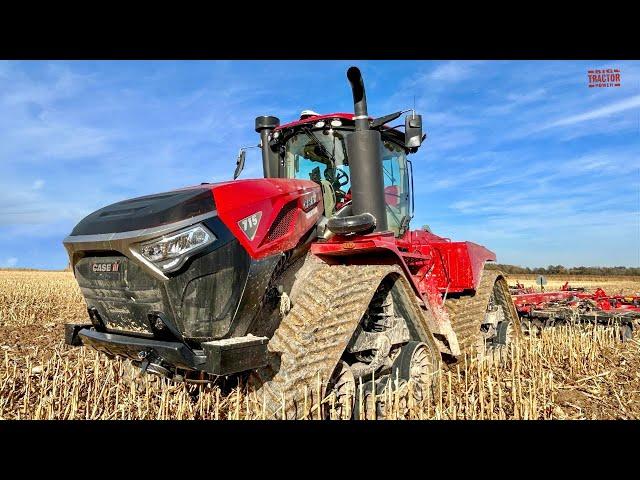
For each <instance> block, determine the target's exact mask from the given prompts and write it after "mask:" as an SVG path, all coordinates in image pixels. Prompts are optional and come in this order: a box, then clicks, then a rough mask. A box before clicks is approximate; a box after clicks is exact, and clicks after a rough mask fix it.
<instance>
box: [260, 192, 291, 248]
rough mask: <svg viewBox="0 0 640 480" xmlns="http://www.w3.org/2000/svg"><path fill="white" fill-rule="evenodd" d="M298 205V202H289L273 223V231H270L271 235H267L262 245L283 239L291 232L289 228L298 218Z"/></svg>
mask: <svg viewBox="0 0 640 480" xmlns="http://www.w3.org/2000/svg"><path fill="white" fill-rule="evenodd" d="M297 205H298V202H297V200H296V201H293V202H289V203H287V204H286V205H285V206H284V207H283V208H282V210H280V213H278V216H277V217H276V219H275V221H274V222H273V225H271V229H270V230H269V233H268V234H267V236H266V237H265V239H264V242H262V243H269V242H273V241H274V240H277V239H278V238H280V237H282V236H283V235H285V234H286V233H287V232H288V231H289V228H290V227H291V222H293V220H294V219H295V216H296V212H297V209H296V207H297Z"/></svg>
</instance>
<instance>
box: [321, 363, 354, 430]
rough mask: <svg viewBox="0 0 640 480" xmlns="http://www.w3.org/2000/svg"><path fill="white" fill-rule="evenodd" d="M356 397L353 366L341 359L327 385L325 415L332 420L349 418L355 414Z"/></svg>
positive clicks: (324, 405)
mask: <svg viewBox="0 0 640 480" xmlns="http://www.w3.org/2000/svg"><path fill="white" fill-rule="evenodd" d="M355 398H356V379H355V377H354V376H353V372H352V370H351V367H349V365H348V364H347V362H345V361H343V360H341V361H340V362H339V363H338V365H337V367H336V369H335V370H334V372H333V375H332V376H331V379H330V380H329V384H328V385H327V393H326V395H325V401H324V404H323V417H324V418H326V419H330V420H349V419H350V418H351V417H352V416H353V411H354V403H355Z"/></svg>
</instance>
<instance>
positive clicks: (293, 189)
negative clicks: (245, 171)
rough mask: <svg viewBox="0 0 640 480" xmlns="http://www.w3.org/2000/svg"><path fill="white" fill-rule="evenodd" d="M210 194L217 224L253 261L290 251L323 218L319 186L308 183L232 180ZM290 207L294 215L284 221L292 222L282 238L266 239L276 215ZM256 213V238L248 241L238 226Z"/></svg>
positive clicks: (265, 179) (282, 180)
mask: <svg viewBox="0 0 640 480" xmlns="http://www.w3.org/2000/svg"><path fill="white" fill-rule="evenodd" d="M211 190H212V192H213V197H214V200H215V202H216V208H217V210H218V216H219V217H220V220H222V222H223V223H224V224H225V225H226V226H227V228H229V230H231V233H233V235H234V236H235V237H236V238H237V239H238V240H239V241H240V243H241V244H242V246H243V247H244V248H245V249H246V250H247V252H248V253H249V255H250V256H251V257H252V258H256V259H258V258H263V257H266V256H268V255H272V254H274V253H278V252H283V251H287V250H291V249H292V248H294V247H295V246H296V245H297V244H298V242H299V241H300V239H301V238H302V236H303V235H304V234H305V233H307V232H308V231H309V229H310V228H311V227H313V226H314V225H315V224H316V222H317V221H318V219H319V218H320V215H322V208H323V206H322V193H321V190H320V186H319V185H317V184H316V183H314V182H312V181H309V180H294V179H281V178H262V179H256V180H235V181H232V182H224V183H218V184H214V185H212V186H211ZM314 199H315V200H314ZM290 202H294V203H293V205H289V204H290ZM305 205H306V209H305ZM292 206H293V212H291V213H290V214H289V215H288V216H287V217H286V219H290V220H291V221H290V223H289V224H288V226H286V228H285V229H284V234H283V235H281V236H279V237H278V238H273V239H271V240H269V239H268V238H267V237H268V235H269V232H270V230H271V228H272V226H274V221H275V220H276V218H277V217H278V213H280V211H281V210H282V209H283V208H285V207H286V208H290V207H292ZM305 210H306V211H305ZM256 212H262V216H261V218H260V222H259V224H258V228H257V231H256V234H255V237H254V238H253V240H250V239H249V238H248V237H247V235H246V234H245V233H244V231H243V230H242V229H241V228H240V226H239V225H238V222H240V221H241V220H242V219H244V218H247V217H248V216H250V215H253V214H255V213H256Z"/></svg>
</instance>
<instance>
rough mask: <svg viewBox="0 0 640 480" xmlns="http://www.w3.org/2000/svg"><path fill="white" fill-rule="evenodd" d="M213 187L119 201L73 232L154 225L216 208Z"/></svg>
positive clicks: (128, 228) (139, 227)
mask: <svg viewBox="0 0 640 480" xmlns="http://www.w3.org/2000/svg"><path fill="white" fill-rule="evenodd" d="M215 208H216V207H215V203H214V201H213V194H212V192H211V188H209V187H202V188H191V189H187V190H177V191H173V192H166V193H159V194H155V195H147V196H144V197H138V198H133V199H131V200H124V201H122V202H117V203H114V204H112V205H109V206H107V207H104V208H101V209H100V210H97V211H95V212H93V213H92V214H90V215H88V216H86V217H85V218H83V219H82V220H81V221H80V223H78V224H77V225H76V226H75V228H74V229H73V231H72V232H71V235H73V236H76V235H96V234H104V233H120V232H130V231H133V230H141V229H144V228H153V227H159V226H161V225H165V224H168V223H173V222H177V221H180V220H184V219H187V218H191V217H195V216H198V215H202V214H204V213H208V212H211V211H213V210H215Z"/></svg>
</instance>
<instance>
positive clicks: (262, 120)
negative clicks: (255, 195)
mask: <svg viewBox="0 0 640 480" xmlns="http://www.w3.org/2000/svg"><path fill="white" fill-rule="evenodd" d="M279 125H280V119H279V118H278V117H272V116H270V115H263V116H261V117H256V132H258V133H259V134H260V144H261V146H262V170H263V173H264V178H273V177H277V176H278V155H277V154H276V153H274V152H272V151H271V148H269V135H270V134H271V132H273V130H274V129H275V128H277V127H278V126H279Z"/></svg>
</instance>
